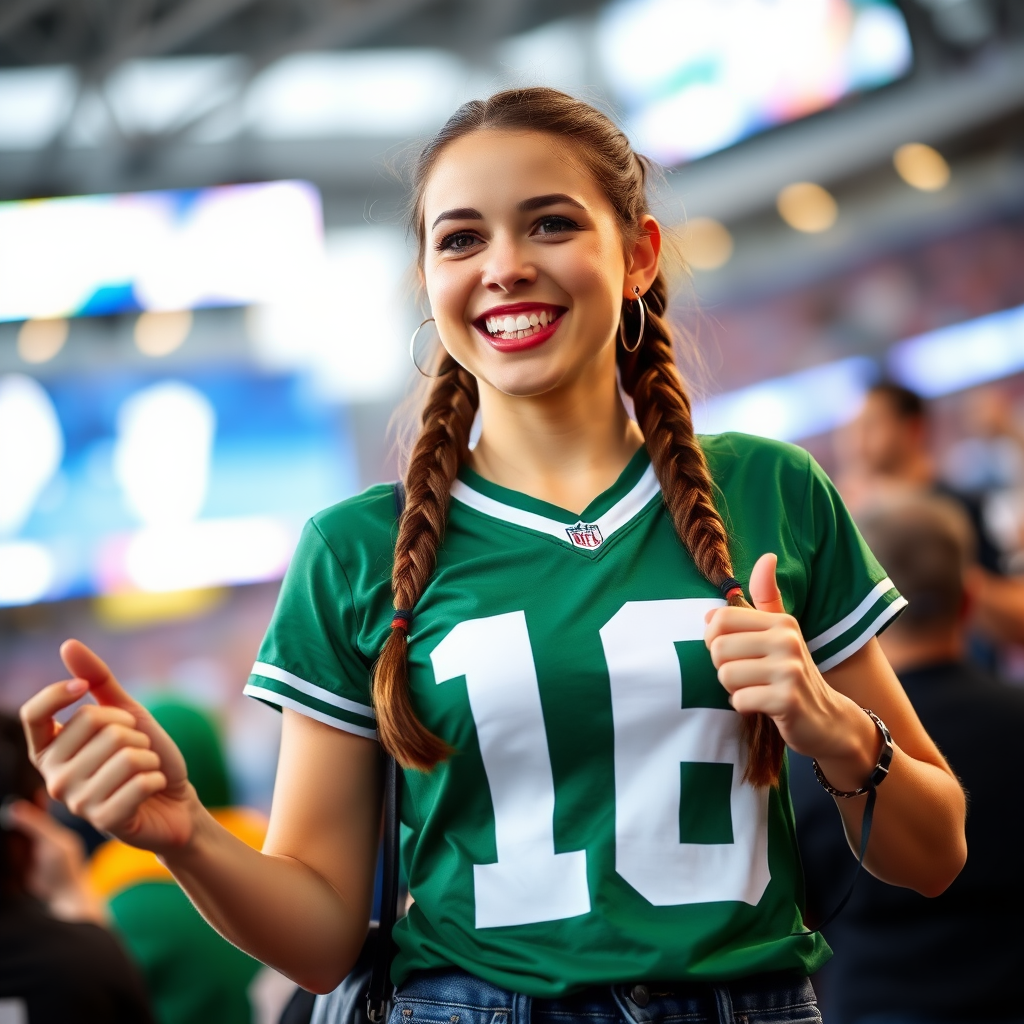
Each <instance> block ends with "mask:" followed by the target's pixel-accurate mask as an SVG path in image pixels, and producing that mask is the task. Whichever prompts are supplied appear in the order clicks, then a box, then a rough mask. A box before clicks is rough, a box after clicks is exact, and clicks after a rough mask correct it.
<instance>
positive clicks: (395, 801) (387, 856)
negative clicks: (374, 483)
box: [366, 481, 405, 1024]
mask: <svg viewBox="0 0 1024 1024" xmlns="http://www.w3.org/2000/svg"><path fill="white" fill-rule="evenodd" d="M404 511H405V486H404V485H403V484H402V482H401V481H398V483H396V484H395V520H396V522H397V521H398V520H400V519H401V518H402V513H403V512H404ZM401 787H402V773H401V771H400V770H399V768H398V763H397V762H396V761H395V759H394V758H393V757H392V756H391V755H390V754H385V755H384V878H383V884H382V886H381V897H380V923H379V925H378V926H377V948H376V950H375V951H374V956H373V969H372V970H371V972H370V985H369V989H368V990H367V994H366V1016H367V1017H368V1018H369V1019H370V1021H371V1022H372V1024H379V1022H380V1021H383V1019H384V1016H385V1012H386V1010H387V1002H388V1000H387V988H388V980H389V979H388V975H389V973H390V971H391V957H392V953H393V946H392V942H391V931H392V929H393V928H394V926H395V919H396V917H397V916H398V856H399V827H398V814H399V807H400V805H401V800H402V793H401Z"/></svg>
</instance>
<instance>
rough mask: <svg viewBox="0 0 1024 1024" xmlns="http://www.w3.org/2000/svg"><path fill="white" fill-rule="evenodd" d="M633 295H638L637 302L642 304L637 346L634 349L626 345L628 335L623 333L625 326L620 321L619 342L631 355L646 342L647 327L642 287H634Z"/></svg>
mask: <svg viewBox="0 0 1024 1024" xmlns="http://www.w3.org/2000/svg"><path fill="white" fill-rule="evenodd" d="M633 294H634V295H636V301H637V302H639V303H640V333H639V334H638V335H637V337H636V344H635V345H633V346H632V348H631V347H630V346H629V345H627V344H626V335H625V332H624V331H623V327H625V324H624V323H623V322H622V321H621V320H620V321H619V341H621V342H622V347H623V348H624V349H625V350H626V351H627V352H630V353H633V352H635V351H636V350H637V349H638V348H639V347H640V346H641V345H642V344H643V340H644V328H645V327H646V326H647V306H646V304H645V303H644V300H643V298H642V297H641V295H640V286H639V285H634V286H633Z"/></svg>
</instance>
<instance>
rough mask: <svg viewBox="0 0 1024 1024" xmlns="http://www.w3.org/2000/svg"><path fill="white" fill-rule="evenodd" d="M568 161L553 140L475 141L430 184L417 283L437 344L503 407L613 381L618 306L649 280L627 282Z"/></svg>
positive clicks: (594, 194)
mask: <svg viewBox="0 0 1024 1024" xmlns="http://www.w3.org/2000/svg"><path fill="white" fill-rule="evenodd" d="M574 157H575V155H574V153H573V150H572V148H571V147H570V146H568V145H566V144H564V143H561V142H559V140H558V139H556V138H554V137H553V136H551V135H546V134H543V133H540V132H516V133H510V132H499V131H492V130H481V131H477V132H473V133H472V134H470V135H467V136H464V137H463V138H461V139H458V140H457V141H456V142H453V143H452V144H450V145H449V146H448V147H447V148H446V149H445V150H444V151H443V153H442V154H441V156H440V158H439V160H438V162H437V164H436V165H435V166H434V169H433V171H432V172H431V174H430V177H429V179H428V180H427V183H426V189H425V191H424V197H423V213H424V221H425V228H426V246H425V253H424V258H423V266H422V272H423V278H424V282H425V284H426V289H427V295H428V298H429V300H430V308H431V311H432V313H433V316H434V318H435V320H436V323H437V328H438V331H439V332H440V335H441V339H442V341H443V342H444V345H445V348H447V349H448V351H449V352H450V353H451V354H452V356H453V357H454V358H455V359H456V360H457V361H458V362H459V363H461V364H462V365H463V366H464V367H466V369H468V370H469V371H470V372H471V373H472V374H473V375H474V376H476V377H477V379H478V380H480V381H483V382H486V383H487V384H489V385H491V386H492V387H493V388H495V389H496V390H497V391H500V392H502V393H504V394H506V395H515V396H528V395H541V394H544V393H546V392H549V391H552V390H553V389H556V388H559V387H560V386H563V385H565V384H568V383H570V382H572V381H573V380H574V379H577V378H579V377H580V376H582V375H584V374H586V373H587V372H588V371H590V372H593V371H594V370H597V372H599V373H602V372H608V373H612V374H613V373H614V344H615V336H616V332H617V330H618V323H619V314H620V310H621V305H622V299H623V297H627V296H628V297H632V285H633V284H634V283H637V284H639V285H640V290H641V292H643V291H646V288H647V286H648V285H649V283H650V280H651V279H653V276H654V271H652V272H650V274H649V275H648V274H647V273H644V272H641V273H640V274H639V276H637V274H636V273H634V275H633V276H635V277H636V281H635V282H634V281H633V277H631V276H630V274H629V273H628V271H629V270H630V269H631V268H630V267H627V253H626V252H625V251H624V244H623V238H622V234H621V231H620V228H619V224H618V221H617V220H616V217H615V213H614V211H613V209H612V207H611V204H610V203H609V202H608V200H607V198H606V197H605V195H604V193H603V191H602V190H601V188H600V186H599V185H598V184H597V182H596V181H595V180H594V179H593V178H592V176H591V175H590V173H589V172H588V171H587V170H585V169H584V168H583V167H582V166H581V165H580V162H579V161H578V160H577V159H575V158H574ZM651 222H652V223H653V219H651ZM644 226H645V227H647V226H648V225H647V224H645V225H644ZM654 230H655V232H656V231H657V226H656V224H655V225H654ZM638 244H639V245H640V246H641V247H643V246H644V245H646V246H647V247H648V248H650V244H651V243H650V236H649V235H648V236H645V238H644V239H642V240H641V242H640V243H638ZM655 247H656V242H655ZM635 248H636V247H635V246H630V247H629V249H630V256H629V257H628V258H629V260H630V263H631V264H633V263H635V262H636V260H635V259H634V257H633V255H632V250H633V249H635ZM641 262H644V261H643V260H641ZM646 262H650V260H647V261H646ZM656 262H657V259H656V252H655V254H654V264H655V270H656Z"/></svg>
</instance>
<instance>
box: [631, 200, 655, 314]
mask: <svg viewBox="0 0 1024 1024" xmlns="http://www.w3.org/2000/svg"><path fill="white" fill-rule="evenodd" d="M660 259H661V225H660V224H659V223H658V222H657V220H655V218H654V217H652V216H651V215H650V214H649V213H645V214H644V215H643V216H642V217H641V218H640V234H639V235H638V236H637V240H636V241H635V242H634V243H633V245H632V246H631V247H630V249H629V250H628V251H627V253H626V277H625V280H624V281H623V282H622V297H623V298H624V299H632V298H635V297H636V293H635V292H634V291H633V289H634V288H635V287H638V288H639V289H640V294H641V295H643V294H644V293H645V292H646V291H647V289H648V288H650V287H651V284H652V283H653V282H654V279H655V278H656V277H657V276H658V266H659V260H660Z"/></svg>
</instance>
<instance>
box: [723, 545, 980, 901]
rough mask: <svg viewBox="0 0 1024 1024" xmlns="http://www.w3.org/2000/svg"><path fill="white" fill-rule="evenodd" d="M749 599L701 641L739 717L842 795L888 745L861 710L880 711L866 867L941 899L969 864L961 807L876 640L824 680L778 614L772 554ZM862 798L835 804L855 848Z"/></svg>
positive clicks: (758, 570) (759, 569)
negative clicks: (772, 730)
mask: <svg viewBox="0 0 1024 1024" xmlns="http://www.w3.org/2000/svg"><path fill="white" fill-rule="evenodd" d="M750 593H751V597H752V598H753V600H754V604H755V608H754V609H750V608H720V609H717V610H716V611H715V612H713V613H711V615H709V617H708V619H709V622H708V630H707V634H706V637H705V639H706V642H707V644H708V648H709V650H710V652H711V657H712V660H713V662H714V664H715V667H716V668H717V669H718V678H719V681H720V682H721V683H722V685H723V686H724V687H725V689H726V690H728V692H729V695H730V697H729V699H730V702H731V703H732V705H733V707H734V708H735V709H736V710H737V711H741V712H743V713H753V712H758V711H760V712H763V713H765V714H767V715H769V716H770V717H771V718H772V719H773V720H774V721H775V723H776V725H777V726H778V727H779V731H780V732H781V734H782V738H783V739H784V740H785V741H786V744H787V745H788V746H789V747H790V748H792V749H793V750H795V751H797V753H800V754H805V755H807V756H808V757H813V758H814V759H815V760H817V762H818V764H819V766H820V767H821V770H822V772H823V773H824V775H825V777H826V778H827V779H828V781H829V782H830V783H831V784H832V785H833V786H834V787H835V788H836V789H840V790H854V789H858V788H860V787H861V786H862V785H864V783H865V782H866V780H867V778H868V776H869V775H870V774H871V771H872V769H873V768H874V766H875V764H876V763H877V761H878V755H879V751H880V749H881V737H880V736H879V733H878V730H877V728H876V727H875V725H874V723H873V722H872V721H871V719H870V718H868V716H867V715H865V714H864V712H863V711H862V710H861V708H862V707H866V708H870V709H871V710H872V711H874V712H875V714H877V715H878V717H879V718H881V719H882V721H883V722H885V724H886V725H887V726H888V728H889V731H890V732H891V733H892V737H893V741H894V755H893V760H892V765H891V767H890V770H889V776H888V778H886V779H885V780H884V782H883V783H882V784H881V785H880V786H879V787H878V802H877V804H876V807H875V817H874V824H873V826H872V831H871V839H870V842H869V846H868V851H867V855H866V857H865V859H864V863H865V866H866V867H867V868H868V870H869V871H870V872H871V873H872V874H873V875H875V876H877V877H878V878H880V879H882V880H883V881H885V882H889V883H891V884H893V885H902V886H906V887H908V888H911V889H916V890H917V891H918V892H920V893H922V894H923V895H925V896H937V895H938V894H939V893H941V892H942V891H943V890H944V889H946V888H947V886H949V884H950V883H951V882H952V881H953V879H954V878H956V876H957V874H959V872H960V869H961V868H962V867H963V865H964V862H965V861H966V858H967V844H966V840H965V838H964V819H965V816H966V802H965V799H964V794H963V790H962V789H961V788H960V784H959V783H958V782H957V779H956V777H955V776H954V775H953V773H952V771H951V770H950V768H949V765H947V764H946V762H945V760H944V759H943V757H942V755H941V754H940V753H939V751H938V748H937V747H936V746H935V744H934V743H932V741H931V739H930V738H929V736H928V734H927V733H926V732H925V731H924V728H923V726H922V725H921V723H920V721H919V719H918V717H917V715H916V713H915V712H914V709H913V707H912V706H911V704H910V701H909V700H908V699H907V696H906V694H905V693H904V692H903V687H902V686H901V685H900V682H899V680H898V679H897V678H896V675H895V673H894V672H893V671H892V668H891V667H890V666H889V663H888V662H887V661H886V659H885V656H884V655H883V654H882V651H881V648H880V647H879V645H878V642H877V641H876V640H874V639H872V640H870V641H868V643H867V644H865V646H864V647H862V648H861V649H860V650H859V651H858V652H857V653H856V654H854V655H852V656H851V657H849V658H847V659H846V660H845V661H844V662H842V663H841V664H840V665H838V666H836V668H834V669H832V670H830V671H829V672H828V674H827V676H823V675H822V674H821V672H819V671H818V668H817V666H816V665H815V664H814V660H813V659H812V658H811V655H810V652H809V651H808V650H807V645H806V643H805V642H804V639H803V636H802V635H801V632H800V627H799V624H798V623H797V621H796V619H794V618H793V617H792V616H791V615H787V614H785V612H784V611H783V609H782V600H781V596H780V595H779V591H778V587H777V586H776V583H775V560H774V556H773V555H766V556H762V558H761V559H759V560H758V563H757V565H755V567H754V570H753V572H752V573H751V577H750ZM866 799H867V797H866V796H862V797H853V798H850V799H845V798H837V799H836V802H837V804H838V805H839V809H840V813H841V814H842V816H843V822H844V824H845V826H846V832H847V836H848V837H849V839H850V842H851V845H853V846H854V848H858V847H859V843H860V823H861V815H862V814H863V811H864V803H865V801H866Z"/></svg>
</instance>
